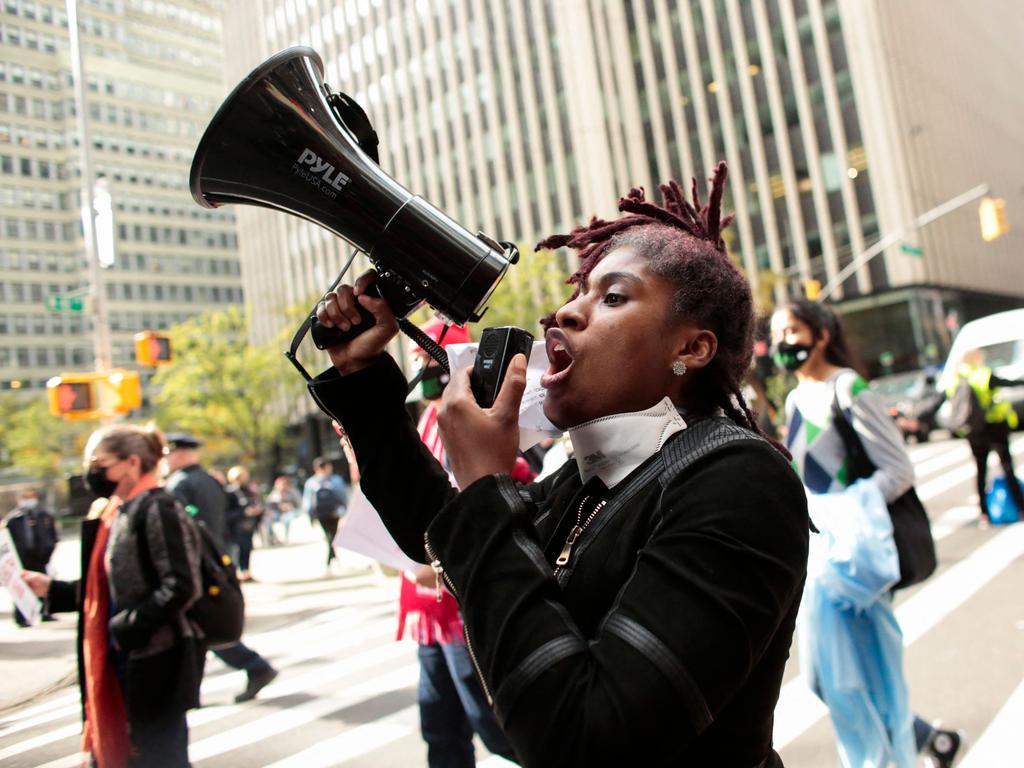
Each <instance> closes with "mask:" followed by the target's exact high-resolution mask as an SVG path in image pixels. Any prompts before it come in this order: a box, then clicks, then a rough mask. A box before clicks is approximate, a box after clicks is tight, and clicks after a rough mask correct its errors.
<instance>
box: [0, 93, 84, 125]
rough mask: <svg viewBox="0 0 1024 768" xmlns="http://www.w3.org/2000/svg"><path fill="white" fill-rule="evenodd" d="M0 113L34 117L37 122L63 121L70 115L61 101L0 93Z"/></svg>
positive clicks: (69, 110)
mask: <svg viewBox="0 0 1024 768" xmlns="http://www.w3.org/2000/svg"><path fill="white" fill-rule="evenodd" d="M0 112H10V113H11V114H15V115H24V116H25V117H34V118H36V119H37V120H63V119H64V116H65V115H68V114H72V113H73V110H71V109H69V108H68V107H67V105H66V104H65V102H64V100H63V99H53V100H50V99H40V98H36V97H32V98H30V97H28V96H23V95H21V94H16V93H7V92H6V91H3V92H0Z"/></svg>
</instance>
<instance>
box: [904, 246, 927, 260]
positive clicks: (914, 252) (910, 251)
mask: <svg viewBox="0 0 1024 768" xmlns="http://www.w3.org/2000/svg"><path fill="white" fill-rule="evenodd" d="M900 251H901V252H903V253H905V254H907V256H916V257H917V258H921V257H922V256H924V249H923V248H922V247H921V246H919V245H911V244H910V243H902V244H901V245H900Z"/></svg>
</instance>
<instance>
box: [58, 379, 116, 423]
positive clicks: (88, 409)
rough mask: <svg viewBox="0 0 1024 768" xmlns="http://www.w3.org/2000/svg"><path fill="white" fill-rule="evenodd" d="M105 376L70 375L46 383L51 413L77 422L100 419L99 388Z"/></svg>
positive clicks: (101, 414)
mask: <svg viewBox="0 0 1024 768" xmlns="http://www.w3.org/2000/svg"><path fill="white" fill-rule="evenodd" d="M102 379H103V376H102V375H101V374H98V373H69V374H64V375H63V376H54V377H53V378H52V379H50V380H49V381H48V382H46V390H47V394H48V397H49V403H50V413H52V414H53V415H54V416H63V417H64V418H65V419H69V420H71V421H75V420H78V419H98V418H100V417H101V416H103V413H102V412H101V411H100V393H99V386H100V383H101V381H102Z"/></svg>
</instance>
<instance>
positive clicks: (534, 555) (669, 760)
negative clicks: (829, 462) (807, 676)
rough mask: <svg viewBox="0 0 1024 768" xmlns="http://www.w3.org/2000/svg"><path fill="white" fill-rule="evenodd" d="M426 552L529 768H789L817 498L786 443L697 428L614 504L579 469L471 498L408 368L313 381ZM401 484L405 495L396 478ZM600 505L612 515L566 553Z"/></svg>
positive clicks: (724, 424) (670, 446) (389, 512)
mask: <svg viewBox="0 0 1024 768" xmlns="http://www.w3.org/2000/svg"><path fill="white" fill-rule="evenodd" d="M310 389H311V392H312V394H313V396H314V399H316V400H317V401H318V402H319V403H320V404H321V405H322V406H324V407H325V408H326V409H327V410H328V411H329V412H330V413H332V414H334V415H335V416H336V417H337V419H338V421H339V422H340V423H341V424H342V425H343V426H344V428H345V431H346V432H347V433H348V436H349V438H350V439H351V441H352V444H353V446H354V448H355V451H356V457H357V459H358V462H359V469H360V473H361V476H362V489H363V490H364V492H365V493H366V495H367V496H368V497H369V499H370V501H371V502H372V503H373V505H374V506H375V508H376V509H377V511H378V512H379V513H380V514H381V517H382V519H383V520H384V522H385V524H386V525H387V527H388V529H389V530H390V531H391V533H392V535H393V536H394V537H395V539H396V541H397V542H398V544H399V546H401V547H402V549H403V550H404V551H405V552H406V554H408V555H409V556H410V557H413V558H416V559H420V560H423V559H424V543H425V542H426V544H427V547H426V558H427V559H428V560H432V561H434V562H435V563H436V565H437V566H438V567H442V568H443V571H444V578H445V581H446V583H447V584H448V585H449V587H450V589H452V591H453V592H454V593H455V594H456V596H457V597H458V598H459V600H460V605H461V607H462V611H463V615H464V617H465V622H466V631H467V639H468V641H469V646H470V649H471V657H472V658H474V660H475V662H476V665H477V668H478V671H479V672H480V674H481V677H482V680H483V682H484V685H485V690H486V691H487V693H488V695H490V696H491V697H493V703H494V707H495V711H496V713H497V715H498V718H499V721H500V722H501V724H502V726H503V727H504V729H505V730H506V732H507V734H508V735H509V737H510V739H511V741H512V743H513V745H514V747H515V749H516V752H517V754H518V756H519V758H520V759H521V761H522V762H523V764H524V765H526V766H531V767H532V766H548V765H550V766H562V767H566V766H595V765H651V766H669V765H673V766H674V765H686V766H715V767H716V768H718V767H719V766H738V767H740V768H753V766H758V765H765V766H768V765H779V764H780V761H779V760H778V757H777V755H775V753H774V752H773V751H772V749H771V738H772V723H773V711H774V707H775V703H776V701H777V698H778V693H779V688H780V686H781V681H782V674H783V670H784V667H785V663H786V659H787V657H788V655H789V647H790V643H791V640H792V635H793V628H794V624H795V620H796V613H797V609H798V606H799V601H800V595H801V592H802V588H803V582H804V578H805V575H806V563H807V545H808V517H807V504H806V497H805V495H804V490H803V486H802V485H801V483H800V481H799V479H798V478H797V477H796V475H795V473H794V472H793V470H792V469H791V467H790V466H789V464H788V463H787V462H786V460H785V459H784V458H783V457H782V455H781V454H779V453H778V452H777V451H776V450H775V449H774V448H772V447H771V446H770V445H769V444H768V443H766V442H765V441H763V440H761V439H760V438H758V437H756V436H755V435H753V434H752V433H750V432H747V431H746V430H742V429H741V428H739V427H737V426H736V425H734V424H732V422H730V421H728V420H727V419H724V418H711V419H705V420H703V421H700V420H691V422H690V426H689V427H688V428H687V429H686V430H683V431H682V432H680V433H678V434H677V435H675V436H674V437H673V438H672V439H671V440H670V441H669V442H668V443H667V444H666V446H665V447H664V448H663V449H662V451H661V452H660V453H658V454H656V455H655V456H652V457H651V458H650V459H648V460H647V461H646V462H644V463H643V464H642V465H641V466H640V467H638V468H637V469H636V470H635V471H634V472H633V473H632V474H631V475H630V476H629V477H627V478H626V479H625V480H623V481H622V482H621V483H619V484H618V485H617V486H616V487H615V488H614V489H613V490H611V491H609V490H608V489H607V488H605V487H604V485H603V483H601V482H600V480H598V479H593V480H591V481H589V482H588V483H587V484H586V485H585V486H583V485H582V484H581V481H580V477H579V474H578V472H577V469H576V465H575V462H573V461H570V462H568V463H567V464H566V465H565V466H564V467H563V468H562V469H561V470H560V471H558V472H556V473H555V474H554V475H552V476H551V477H549V478H548V479H546V480H545V481H544V482H542V483H540V484H533V485H529V486H520V485H518V484H516V483H515V482H513V481H512V480H511V478H510V477H509V476H508V475H495V476H489V477H485V478H482V479H480V480H478V481H477V482H475V483H473V484H472V485H470V486H469V487H468V488H466V489H464V490H463V491H462V492H461V493H456V492H455V491H454V490H452V489H451V488H450V486H449V485H448V479H447V475H446V473H445V472H444V471H443V470H442V469H441V468H440V466H438V465H437V463H436V462H435V461H434V460H433V459H432V458H431V457H430V455H429V454H428V453H427V452H426V449H425V448H424V447H423V445H422V443H421V442H420V441H419V440H418V439H417V436H416V431H415V426H414V425H413V424H412V422H411V421H410V419H409V418H408V416H407V414H406V412H405V409H404V399H405V381H404V378H403V377H402V375H401V373H400V371H399V370H398V368H397V366H396V365H395V364H394V362H393V361H392V360H391V359H390V358H388V357H382V359H381V360H380V361H379V362H378V363H377V364H376V365H374V366H372V367H370V368H367V369H364V370H362V371H359V372H357V373H355V374H352V375H351V376H346V377H344V378H341V377H340V376H339V375H338V374H337V372H336V371H334V370H333V369H332V370H330V371H327V372H325V373H324V374H321V376H319V377H318V378H317V379H316V380H315V381H314V382H313V383H312V384H311V386H310ZM398 478H400V479H401V481H400V482H396V479H398ZM585 496H593V497H594V498H598V497H599V498H603V499H606V500H607V505H606V506H605V507H604V508H603V509H602V510H601V511H600V514H598V515H597V516H596V517H595V518H594V520H593V522H592V523H591V524H590V525H589V526H588V527H587V528H586V530H585V531H584V533H583V534H582V535H581V536H580V538H579V539H578V540H577V542H576V544H575V547H574V553H573V555H572V559H571V560H570V563H569V566H568V567H567V569H565V570H562V571H560V572H559V574H558V576H557V578H556V576H555V575H553V570H554V568H553V566H554V561H555V558H556V557H557V556H558V554H559V552H560V551H561V550H562V547H563V546H564V544H565V541H566V539H567V537H568V535H569V532H570V530H571V529H572V527H573V525H574V524H575V522H576V512H577V509H578V507H579V505H580V503H581V501H582V500H583V498H584V497H585Z"/></svg>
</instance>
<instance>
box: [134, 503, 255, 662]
mask: <svg viewBox="0 0 1024 768" xmlns="http://www.w3.org/2000/svg"><path fill="white" fill-rule="evenodd" d="M168 498H171V497H170V496H168ZM174 504H175V505H176V506H180V504H178V502H177V501H176V500H174ZM185 518H186V519H188V520H190V521H192V523H193V524H194V525H195V526H196V528H197V530H198V534H199V580H200V584H201V587H202V592H201V593H200V595H199V598H198V599H197V600H196V601H195V602H194V603H193V604H192V605H191V606H190V607H189V609H188V617H189V618H190V619H192V621H194V622H195V623H196V625H197V626H198V627H199V629H201V630H202V632H203V636H204V639H205V641H206V644H207V645H208V646H220V645H231V644H233V643H237V642H238V641H239V640H240V639H241V637H242V628H243V626H244V625H245V597H244V595H243V594H242V586H241V585H240V584H239V583H238V575H237V574H236V573H235V564H234V562H233V561H232V560H231V557H230V555H228V554H227V552H225V551H224V547H223V546H221V544H220V542H219V541H218V540H217V537H216V536H214V535H213V534H212V533H211V532H210V529H209V528H207V526H206V523H204V522H202V521H201V520H196V519H195V518H193V517H192V516H190V515H188V514H187V513H186V514H185ZM136 519H137V526H138V528H137V533H138V536H139V539H140V540H141V541H145V540H146V515H145V512H144V511H142V510H140V511H139V512H138V514H137V515H136ZM139 554H140V558H141V560H142V568H143V570H144V571H145V572H146V574H147V578H148V579H149V581H150V583H151V584H154V585H156V584H158V583H159V581H160V579H159V577H158V576H157V573H156V568H155V567H154V566H153V561H152V560H151V559H150V556H149V548H148V547H146V546H140V547H139Z"/></svg>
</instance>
